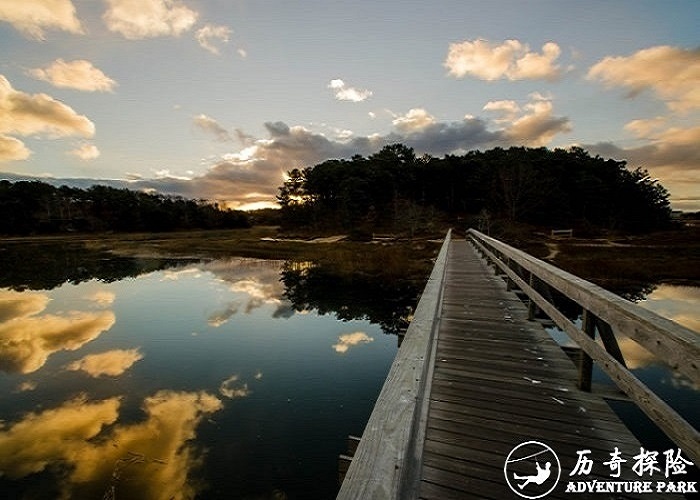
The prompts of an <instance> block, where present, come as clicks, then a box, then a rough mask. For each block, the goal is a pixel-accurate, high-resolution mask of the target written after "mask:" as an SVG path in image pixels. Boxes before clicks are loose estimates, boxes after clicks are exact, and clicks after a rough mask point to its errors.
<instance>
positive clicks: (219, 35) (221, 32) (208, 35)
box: [195, 24, 233, 55]
mask: <svg viewBox="0 0 700 500" xmlns="http://www.w3.org/2000/svg"><path fill="white" fill-rule="evenodd" d="M232 32H233V31H232V30H231V28H229V27H228V26H214V25H213V24H207V25H206V26H204V27H203V28H200V29H198V30H197V32H196V33H195V38H196V39H197V42H198V43H199V45H200V46H201V47H202V48H203V49H205V50H208V51H209V52H211V53H212V54H217V55H218V54H219V47H218V46H217V45H216V44H217V43H228V42H229V36H230V35H231V33H232Z"/></svg>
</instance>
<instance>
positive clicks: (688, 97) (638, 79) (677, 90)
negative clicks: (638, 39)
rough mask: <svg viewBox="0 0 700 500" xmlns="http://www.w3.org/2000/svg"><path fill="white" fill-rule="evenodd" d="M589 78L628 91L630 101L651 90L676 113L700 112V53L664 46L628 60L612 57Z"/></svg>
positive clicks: (592, 68) (641, 52)
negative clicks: (697, 110)
mask: <svg viewBox="0 0 700 500" xmlns="http://www.w3.org/2000/svg"><path fill="white" fill-rule="evenodd" d="M587 76H588V79H590V80H600V81H602V82H603V83H605V84H606V85H608V86H611V87H624V88H627V89H628V90H629V96H630V97H634V96H636V95H637V94H639V93H640V92H643V91H645V90H651V91H652V92H654V94H656V96H657V97H659V98H660V99H662V100H663V101H664V102H665V103H666V105H667V106H668V108H669V109H671V110H672V111H690V110H693V109H697V108H700V49H694V50H686V49H682V48H678V47H670V46H667V45H664V46H657V47H651V48H648V49H643V50H640V51H638V52H635V53H634V54H632V55H631V56H627V57H613V56H609V57H606V58H604V59H603V60H601V61H599V62H598V63H596V64H595V65H593V66H592V67H591V68H590V70H589V71H588V75H587Z"/></svg>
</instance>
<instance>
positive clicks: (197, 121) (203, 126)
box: [193, 114, 232, 142]
mask: <svg viewBox="0 0 700 500" xmlns="http://www.w3.org/2000/svg"><path fill="white" fill-rule="evenodd" d="M193 122H194V125H195V126H196V127H197V128H198V129H200V130H202V131H204V132H206V133H207V134H210V135H212V136H214V138H215V139H216V140H217V141H222V142H226V141H230V140H232V138H231V134H229V133H228V130H226V129H225V128H224V127H222V126H221V125H220V124H219V122H217V121H216V120H215V119H213V118H211V117H209V116H207V115H205V114H200V115H198V116H195V117H194V120H193Z"/></svg>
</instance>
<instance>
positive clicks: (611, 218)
mask: <svg viewBox="0 0 700 500" xmlns="http://www.w3.org/2000/svg"><path fill="white" fill-rule="evenodd" d="M277 200H278V203H279V204H280V207H281V210H282V214H281V215H282V219H283V221H284V223H285V224H287V225H289V226H299V225H308V226H312V227H318V228H323V227H326V228H328V227H336V228H344V229H350V230H352V229H357V228H362V227H372V228H388V229H395V230H396V229H398V230H404V231H406V230H410V231H411V232H413V231H415V230H418V229H419V228H421V227H425V226H426V225H429V224H431V222H433V221H435V220H438V219H439V218H440V217H448V218H450V219H454V218H456V217H462V216H470V215H471V216H474V217H478V218H482V219H489V218H494V219H500V220H507V221H511V222H516V223H527V224H532V225H537V226H545V227H587V228H605V229H616V230H623V231H631V232H643V231H651V230H656V229H661V228H664V227H666V226H667V225H668V224H669V223H670V220H671V209H670V203H669V193H668V191H667V190H666V189H665V188H664V187H663V186H662V185H661V184H660V183H659V182H658V181H657V180H655V179H652V178H651V177H650V176H649V174H648V172H647V171H646V170H643V169H641V168H637V169H629V168H628V167H627V164H626V162H624V161H617V160H612V159H604V158H601V157H599V156H595V157H593V156H591V155H590V154H589V153H588V152H587V151H585V150H583V149H582V148H579V147H572V148H570V149H568V150H564V149H554V150H550V149H548V148H544V147H542V148H526V147H511V148H509V149H504V148H495V149H491V150H488V151H483V152H482V151H470V152H468V153H466V154H464V155H446V156H444V157H442V158H435V157H432V156H429V155H424V156H421V157H418V156H416V154H415V152H414V150H413V149H412V148H409V147H407V146H405V145H403V144H393V145H389V146H386V147H384V148H383V149H382V150H381V151H379V152H378V153H376V154H373V155H370V156H369V157H362V156H359V155H356V156H354V157H352V158H351V159H347V160H343V159H334V160H327V161H324V162H322V163H319V164H317V165H315V166H312V167H307V168H303V169H293V170H291V171H289V172H288V173H287V177H286V180H285V181H284V183H283V184H282V185H281V186H280V187H279V195H278V196H277Z"/></svg>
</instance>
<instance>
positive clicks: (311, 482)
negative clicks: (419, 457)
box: [0, 248, 700, 500]
mask: <svg viewBox="0 0 700 500" xmlns="http://www.w3.org/2000/svg"><path fill="white" fill-rule="evenodd" d="M2 250H3V249H1V248H0V251H2ZM37 250H38V251H37V253H36V256H35V257H31V258H29V257H27V258H24V259H22V258H18V257H16V256H14V257H12V255H14V254H12V255H11V254H9V253H8V254H5V256H6V257H7V258H6V259H5V260H4V263H3V264H0V270H2V271H3V272H2V273H0V394H2V396H1V397H0V496H2V497H3V498H61V497H63V498H81V499H90V498H96V499H103V498H104V499H109V498H116V499H122V498H124V499H134V498H139V499H170V498H176V499H177V498H193V497H197V498H203V499H218V498H226V499H237V498H243V499H277V500H280V499H326V498H334V497H335V494H336V491H337V487H338V484H337V456H338V454H340V453H344V452H345V450H346V438H347V436H348V435H350V434H353V435H361V433H362V431H363V429H364V426H365V423H366V421H367V418H368V417H369V414H370V412H371V410H372V407H373V406H374V402H375V399H376V397H377V395H378V393H379V391H380V389H381V386H382V384H383V383H384V378H385V376H386V374H387V372H388V370H389V367H390V365H391V362H392V360H393V358H394V356H395V354H396V349H397V337H396V336H395V335H392V333H396V332H399V331H401V330H402V329H403V328H405V326H406V325H407V320H408V316H409V315H410V312H411V309H412V307H413V306H414V305H415V302H416V300H417V296H418V294H419V293H420V291H422V288H423V286H424V278H421V279H419V280H406V281H401V280H398V281H397V280H393V279H392V280H388V279H383V278H382V277H381V276H368V275H366V274H361V273H360V274H355V275H352V276H350V277H348V276H347V275H345V276H342V275H338V274H334V272H333V270H330V269H328V268H324V267H320V266H318V265H313V264H310V263H303V262H284V261H270V260H256V259H241V258H231V259H226V260H216V261H209V262H177V261H166V260H158V259H141V260H139V259H128V258H115V257H113V256H111V257H110V256H107V255H86V254H78V253H75V252H74V251H71V249H63V250H62V251H61V250H55V252H54V253H53V254H52V255H54V257H53V258H49V257H41V256H42V255H45V253H46V252H45V251H44V252H42V251H41V249H37ZM42 259H43V260H42ZM652 288H653V290H652ZM650 290H652V291H651V293H649V294H648V295H647V296H646V298H645V299H644V300H643V301H641V303H640V305H642V306H643V307H648V308H650V309H652V310H654V311H656V312H658V313H659V314H661V315H664V316H666V317H669V318H671V319H674V320H675V321H678V322H680V323H682V324H684V325H685V326H688V327H689V328H691V329H695V330H698V325H699V324H700V290H698V289H697V288H692V287H670V286H666V285H661V286H658V287H655V288H654V287H650ZM555 336H556V335H555ZM622 348H623V351H624V352H625V355H626V357H627V359H628V360H629V361H630V367H631V368H632V369H633V370H634V371H635V372H636V373H637V375H638V376H639V377H640V378H642V379H643V380H644V381H645V383H647V384H648V385H649V386H650V387H652V388H653V389H654V390H655V391H657V393H659V394H661V396H662V397H663V398H664V399H666V400H667V401H668V402H669V403H670V404H672V406H674V407H675V408H676V409H677V410H678V411H679V412H680V413H681V414H682V415H683V416H684V417H685V418H686V419H688V420H689V421H691V422H692V423H693V424H694V425H695V426H696V427H698V426H700V414H699V412H700V410H699V408H700V405H698V391H697V388H695V387H692V386H691V385H690V384H688V382H687V381H686V380H685V379H683V378H681V377H678V376H675V375H674V374H673V373H672V372H670V371H669V370H667V369H666V368H665V367H663V366H662V365H660V364H659V363H657V361H656V360H655V359H653V357H650V356H649V355H648V353H646V352H645V351H644V350H639V348H638V347H637V346H635V345H633V344H627V343H623V345H622ZM595 377H596V378H595V380H596V381H597V382H598V383H601V384H606V383H609V381H606V380H605V377H604V376H603V375H602V374H601V373H600V372H596V374H595ZM611 405H612V406H613V407H614V408H615V410H616V411H618V413H619V414H620V415H621V417H622V418H623V419H624V420H625V422H626V423H627V424H628V425H629V426H631V427H632V428H633V431H634V432H635V433H636V434H637V436H638V437H639V438H640V440H642V442H643V444H645V445H646V446H648V447H649V448H651V449H657V450H658V451H663V450H665V449H667V448H668V447H670V446H671V445H670V443H669V442H668V441H664V437H663V436H661V435H660V434H659V432H658V431H657V430H655V428H654V426H653V425H652V424H650V423H649V422H648V421H647V420H646V417H645V416H644V415H643V414H641V412H639V410H637V409H636V408H634V407H633V406H632V405H630V404H629V403H620V402H612V403H611Z"/></svg>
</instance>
